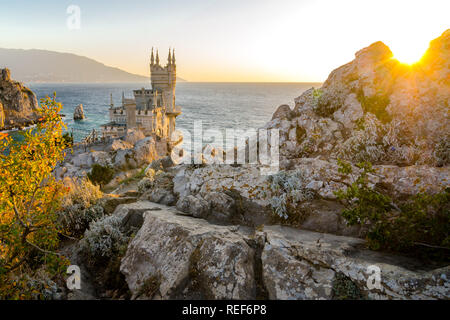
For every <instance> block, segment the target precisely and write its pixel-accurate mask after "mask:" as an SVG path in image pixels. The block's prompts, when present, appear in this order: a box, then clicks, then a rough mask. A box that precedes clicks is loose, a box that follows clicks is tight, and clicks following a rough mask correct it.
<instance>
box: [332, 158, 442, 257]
mask: <svg viewBox="0 0 450 320" xmlns="http://www.w3.org/2000/svg"><path fill="white" fill-rule="evenodd" d="M339 165H340V168H339V170H340V172H341V173H343V174H347V175H348V174H351V173H352V168H351V166H350V165H349V164H348V163H345V162H342V161H339ZM357 167H358V168H359V169H361V173H360V174H359V176H358V177H357V178H356V180H355V182H353V183H352V184H351V186H349V187H348V188H347V189H346V190H339V191H337V192H336V193H335V194H336V196H337V198H338V199H339V200H341V201H343V202H344V205H345V206H346V208H345V209H344V210H343V212H342V216H343V217H344V218H345V220H346V221H347V223H348V224H349V225H360V226H363V227H364V228H365V233H366V238H367V240H368V244H369V247H370V248H372V249H375V250H377V249H389V250H395V251H401V252H409V253H416V254H418V255H421V256H424V257H429V258H437V259H442V258H443V259H444V260H448V250H449V249H450V236H449V235H448V230H450V201H449V200H450V189H449V188H447V189H445V190H443V191H442V192H441V193H438V194H434V195H431V194H425V193H419V194H416V195H414V196H411V197H409V198H408V199H405V200H402V201H401V202H400V201H399V203H398V204H395V203H394V202H393V200H392V199H391V198H390V197H389V196H387V195H385V194H383V193H382V192H380V191H378V190H376V188H371V187H370V186H369V182H368V174H369V173H373V172H374V170H373V168H372V165H371V164H370V163H367V162H364V163H360V164H358V165H357Z"/></svg>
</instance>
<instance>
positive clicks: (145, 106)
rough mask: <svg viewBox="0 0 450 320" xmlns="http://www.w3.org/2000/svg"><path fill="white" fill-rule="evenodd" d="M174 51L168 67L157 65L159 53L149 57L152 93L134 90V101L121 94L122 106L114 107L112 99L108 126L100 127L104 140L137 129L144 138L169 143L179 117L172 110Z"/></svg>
mask: <svg viewBox="0 0 450 320" xmlns="http://www.w3.org/2000/svg"><path fill="white" fill-rule="evenodd" d="M176 70H177V67H176V63H175V50H173V51H172V52H171V51H170V49H169V56H168V58H167V65H166V66H164V67H163V66H161V65H160V63H159V53H158V50H157V51H156V58H155V57H154V54H153V48H152V53H151V57H150V75H151V76H150V81H151V86H152V88H151V89H145V88H142V89H137V90H133V95H134V99H129V98H125V96H124V94H123V93H122V105H121V106H119V107H114V103H113V100H112V95H111V103H110V108H109V119H110V122H108V123H106V124H104V125H102V126H101V129H102V134H103V137H114V138H116V137H121V136H123V135H125V133H126V131H127V129H139V130H141V131H142V132H143V133H144V134H145V135H146V136H156V137H158V138H166V139H167V140H168V141H170V137H171V135H172V132H173V131H175V118H176V117H177V116H178V115H180V114H181V108H180V107H178V106H175V86H176V82H177V80H176V73H177V72H176Z"/></svg>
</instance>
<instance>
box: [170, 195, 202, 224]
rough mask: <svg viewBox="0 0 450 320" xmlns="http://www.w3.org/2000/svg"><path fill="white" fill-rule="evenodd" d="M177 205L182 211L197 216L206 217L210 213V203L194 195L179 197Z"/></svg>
mask: <svg viewBox="0 0 450 320" xmlns="http://www.w3.org/2000/svg"><path fill="white" fill-rule="evenodd" d="M176 207H177V209H178V210H180V211H181V212H184V213H185V214H188V215H190V216H193V217H196V218H204V219H206V218H207V217H208V216H209V213H210V206H209V203H208V202H207V201H206V200H205V199H203V198H201V197H194V196H193V195H188V196H186V197H182V198H179V200H178V202H177V204H176Z"/></svg>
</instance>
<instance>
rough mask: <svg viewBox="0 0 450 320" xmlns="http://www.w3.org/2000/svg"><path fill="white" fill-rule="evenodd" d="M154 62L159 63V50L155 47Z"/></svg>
mask: <svg viewBox="0 0 450 320" xmlns="http://www.w3.org/2000/svg"><path fill="white" fill-rule="evenodd" d="M156 64H157V65H159V52H158V49H156Z"/></svg>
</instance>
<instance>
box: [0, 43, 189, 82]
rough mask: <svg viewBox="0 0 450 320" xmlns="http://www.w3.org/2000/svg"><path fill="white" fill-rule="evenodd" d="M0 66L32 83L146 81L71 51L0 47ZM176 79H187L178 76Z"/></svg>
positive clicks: (19, 78) (181, 80) (16, 76)
mask: <svg viewBox="0 0 450 320" xmlns="http://www.w3.org/2000/svg"><path fill="white" fill-rule="evenodd" d="M0 67H1V68H4V67H7V68H9V69H10V70H11V74H12V75H13V77H14V79H16V80H18V81H21V82H33V83H129V82H142V81H147V80H148V76H142V75H138V74H133V73H130V72H127V71H124V70H121V69H119V68H116V67H110V66H107V65H105V64H103V63H101V62H98V61H96V60H93V59H90V58H88V57H84V56H80V55H76V54H73V53H65V52H56V51H49V50H38V49H29V50H25V49H5V48H0ZM177 81H180V82H184V81H186V80H185V79H183V78H177Z"/></svg>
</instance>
